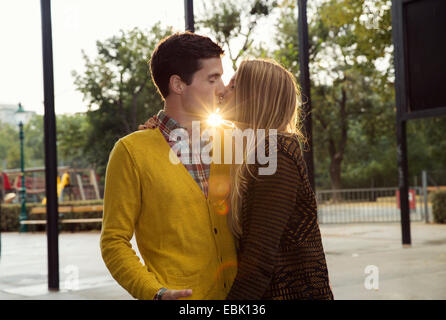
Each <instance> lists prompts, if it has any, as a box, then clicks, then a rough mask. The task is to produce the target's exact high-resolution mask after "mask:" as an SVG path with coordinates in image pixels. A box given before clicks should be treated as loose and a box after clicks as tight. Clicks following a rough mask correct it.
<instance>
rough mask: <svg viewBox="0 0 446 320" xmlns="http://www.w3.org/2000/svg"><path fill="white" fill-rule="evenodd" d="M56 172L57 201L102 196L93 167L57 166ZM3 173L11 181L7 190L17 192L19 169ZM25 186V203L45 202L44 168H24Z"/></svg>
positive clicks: (93, 198) (19, 181)
mask: <svg viewBox="0 0 446 320" xmlns="http://www.w3.org/2000/svg"><path fill="white" fill-rule="evenodd" d="M58 172H59V175H58V177H57V196H58V199H59V202H64V201H67V200H69V201H76V200H97V199H101V198H102V197H101V194H102V189H101V188H100V186H99V185H98V180H99V177H98V175H97V174H96V173H95V171H94V170H93V169H91V168H86V169H74V168H71V167H68V166H64V167H59V168H58ZM3 173H4V174H6V175H7V176H8V177H9V180H10V181H11V182H12V183H11V189H10V190H8V191H7V192H8V193H17V192H18V190H19V189H20V187H21V179H20V177H21V173H20V170H19V169H7V170H4V171H3ZM25 187H26V197H27V200H26V202H27V203H32V202H34V203H35V202H39V203H43V204H46V197H45V168H29V169H25ZM5 191H6V190H5ZM17 198H18V197H16V198H15V199H12V201H17Z"/></svg>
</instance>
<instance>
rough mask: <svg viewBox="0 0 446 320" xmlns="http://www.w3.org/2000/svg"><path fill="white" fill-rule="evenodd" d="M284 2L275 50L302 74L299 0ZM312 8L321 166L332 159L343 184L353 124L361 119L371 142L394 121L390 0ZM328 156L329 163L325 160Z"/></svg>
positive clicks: (335, 180) (337, 183)
mask: <svg viewBox="0 0 446 320" xmlns="http://www.w3.org/2000/svg"><path fill="white" fill-rule="evenodd" d="M281 8H282V12H281V17H280V19H279V23H278V26H277V28H278V33H277V39H276V43H277V45H278V46H279V49H278V50H277V51H275V52H274V56H275V58H276V59H277V60H278V61H280V62H281V63H282V64H283V65H284V66H286V67H287V68H288V69H290V70H291V71H292V72H294V73H295V75H296V77H298V63H297V61H298V54H299V53H298V37H297V10H296V7H295V1H289V0H285V1H283V3H281ZM309 11H311V12H312V13H313V14H311V15H309V16H310V20H309V35H310V36H309V38H310V39H309V40H310V48H309V51H310V73H311V77H312V78H311V80H312V92H311V94H312V101H313V103H312V106H313V119H314V122H313V126H314V129H313V133H314V138H313V143H314V146H315V147H314V150H315V160H316V168H318V169H319V165H320V164H322V165H328V168H327V169H328V172H329V177H330V182H331V188H333V189H340V188H341V187H342V175H341V174H342V163H343V161H344V157H345V154H346V152H347V150H348V149H347V145H348V139H349V131H350V129H351V127H352V125H356V123H360V124H361V130H362V133H364V134H366V135H367V136H368V139H369V141H371V142H373V140H374V139H375V138H376V137H377V136H378V137H379V136H380V134H382V133H383V132H386V133H389V132H390V131H389V129H390V128H393V127H394V126H393V122H394V120H393V119H394V118H393V117H394V111H395V109H394V107H393V105H392V104H391V103H392V102H393V101H394V100H393V83H392V82H391V81H392V76H393V69H392V63H387V65H385V63H386V62H388V61H390V62H391V61H392V60H391V58H392V56H391V52H392V49H391V48H392V42H391V21H390V1H387V0H378V1H374V2H370V1H364V2H361V1H354V0H328V1H323V2H319V3H314V2H310V6H309ZM378 64H381V67H380V68H377V65H378ZM383 65H384V66H383ZM303 98H304V99H305V97H303ZM376 117H381V120H382V121H381V122H378V121H376V120H377V119H376ZM377 123H379V124H380V125H377ZM382 124H384V125H382ZM392 133H393V132H392ZM327 156H328V157H329V161H328V164H327V163H326V162H325V161H320V159H326V157H327Z"/></svg>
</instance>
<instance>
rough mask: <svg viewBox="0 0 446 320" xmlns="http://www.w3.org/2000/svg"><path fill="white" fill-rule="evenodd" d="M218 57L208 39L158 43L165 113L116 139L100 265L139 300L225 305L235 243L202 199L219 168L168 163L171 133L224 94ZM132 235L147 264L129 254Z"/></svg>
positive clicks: (156, 65)
mask: <svg viewBox="0 0 446 320" xmlns="http://www.w3.org/2000/svg"><path fill="white" fill-rule="evenodd" d="M222 54H223V50H222V49H221V47H219V46H218V45H217V44H215V43H214V42H212V41H211V40H210V39H209V38H207V37H203V36H200V35H196V34H193V33H189V32H186V33H177V34H174V35H172V36H170V37H168V38H166V39H164V40H162V41H161V42H160V43H159V44H158V46H157V47H156V49H155V50H154V52H153V54H152V58H151V61H150V69H151V74H152V79H153V81H154V83H155V84H156V86H157V88H158V91H159V93H160V95H161V96H162V98H163V100H164V110H162V111H160V112H159V113H158V115H157V116H155V117H154V118H153V119H152V120H153V121H154V123H155V126H154V128H153V129H149V130H142V131H137V132H135V133H132V134H130V135H128V136H126V137H124V138H122V139H120V140H119V141H118V142H117V143H116V144H115V146H114V148H113V150H112V152H111V154H110V159H109V163H108V166H107V173H106V181H105V195H104V217H103V224H102V232H101V243H100V245H101V251H102V257H103V259H104V262H105V264H106V266H107V268H108V269H109V271H110V273H111V274H112V276H113V277H114V279H115V280H116V281H117V282H118V283H119V284H120V285H121V286H122V287H124V288H125V289H126V290H127V291H128V292H129V293H130V294H131V295H132V296H133V297H135V298H137V299H162V300H168V299H179V298H187V299H195V300H199V299H225V297H226V295H227V293H228V292H229V289H230V288H231V285H232V282H233V280H234V277H235V274H236V267H235V266H236V261H237V258H236V251H235V246H234V242H233V238H232V235H231V233H230V231H229V229H228V227H227V224H226V216H225V215H224V214H219V212H218V209H216V203H217V201H214V200H213V199H212V197H209V196H208V194H211V193H212V192H211V191H212V190H208V188H209V179H210V178H211V177H210V176H212V175H213V173H218V172H219V171H218V169H217V168H215V166H213V165H204V164H202V163H194V161H183V157H182V158H181V159H182V160H181V161H183V162H184V163H178V164H175V163H173V162H172V161H170V158H169V154H170V152H171V147H172V146H173V144H174V143H175V142H176V141H170V140H171V139H169V136H170V133H171V132H172V131H173V130H175V129H179V128H184V129H185V130H187V131H188V132H189V134H190V133H191V130H192V121H195V120H201V119H203V117H207V115H208V114H209V112H210V111H212V109H213V107H214V105H215V102H216V99H217V98H218V97H220V96H221V95H222V94H223V91H224V85H223V82H222V80H221V76H222V73H223V69H222V63H221V58H220V56H221V55H222ZM189 155H190V156H192V153H189ZM189 159H190V157H189ZM218 203H221V202H218ZM133 234H135V237H136V241H137V244H138V248H139V251H140V253H141V256H142V258H143V260H144V265H143V264H142V263H141V262H140V260H139V258H138V257H137V256H136V254H135V251H134V250H133V249H132V247H131V244H130V240H131V238H132V237H133Z"/></svg>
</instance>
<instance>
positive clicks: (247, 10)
mask: <svg viewBox="0 0 446 320" xmlns="http://www.w3.org/2000/svg"><path fill="white" fill-rule="evenodd" d="M202 6H203V9H202V10H201V11H202V12H201V13H200V14H199V16H200V17H203V18H201V19H198V20H197V28H198V29H199V30H200V31H203V32H204V33H209V34H211V35H212V37H213V38H214V39H215V40H216V41H217V42H218V43H220V44H221V45H223V46H224V48H225V50H226V51H227V52H228V53H229V59H230V60H231V62H232V68H233V70H234V71H236V70H237V62H238V61H239V60H240V59H241V58H243V57H244V56H245V55H246V53H248V52H249V51H250V49H252V48H253V47H252V46H253V43H254V37H253V36H254V31H255V29H256V26H258V25H259V23H261V22H262V21H263V19H265V18H266V17H268V16H269V15H270V14H271V12H272V11H273V10H274V9H275V8H276V7H277V1H268V0H250V1H243V2H240V1H234V0H230V1H228V0H219V1H212V2H211V5H210V7H208V2H205V1H203V2H202ZM235 48H238V49H235ZM256 51H257V52H256V53H258V51H259V50H256Z"/></svg>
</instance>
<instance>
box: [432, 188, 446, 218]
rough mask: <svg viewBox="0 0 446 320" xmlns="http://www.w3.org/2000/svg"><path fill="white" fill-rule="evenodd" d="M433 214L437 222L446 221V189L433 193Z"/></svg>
mask: <svg viewBox="0 0 446 320" xmlns="http://www.w3.org/2000/svg"><path fill="white" fill-rule="evenodd" d="M431 201H432V214H433V216H434V221H435V222H437V223H446V191H436V192H434V193H433V194H432V195H431Z"/></svg>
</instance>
